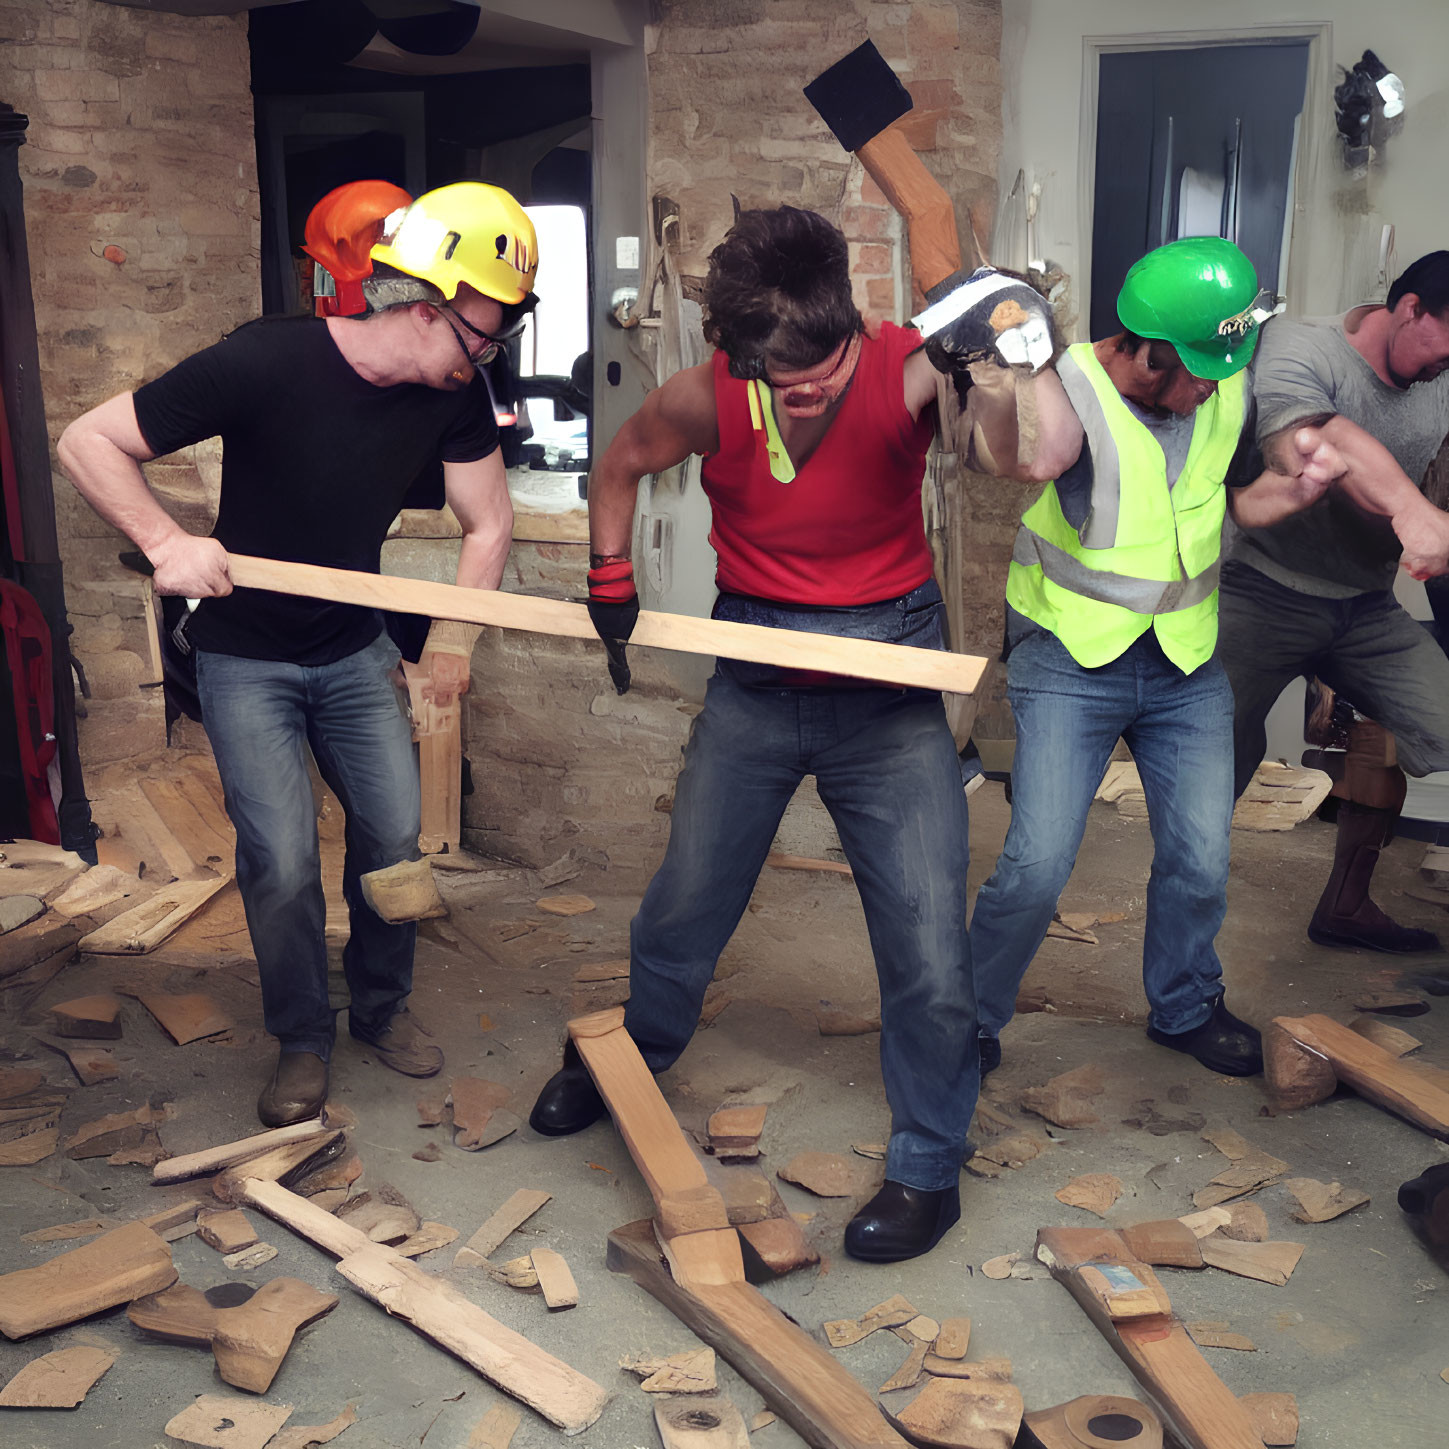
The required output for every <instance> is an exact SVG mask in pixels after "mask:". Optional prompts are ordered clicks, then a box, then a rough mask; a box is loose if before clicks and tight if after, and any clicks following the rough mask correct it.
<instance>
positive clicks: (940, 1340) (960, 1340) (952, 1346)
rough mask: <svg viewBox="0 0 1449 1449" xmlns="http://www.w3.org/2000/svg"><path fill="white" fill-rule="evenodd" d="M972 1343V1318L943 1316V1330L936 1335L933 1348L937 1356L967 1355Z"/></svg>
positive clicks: (958, 1356) (961, 1356) (956, 1356)
mask: <svg viewBox="0 0 1449 1449" xmlns="http://www.w3.org/2000/svg"><path fill="white" fill-rule="evenodd" d="M970 1345H971V1320H970V1319H969V1318H943V1319H942V1320H941V1331H940V1332H939V1333H938V1334H937V1335H936V1343H935V1346H934V1348H933V1350H932V1351H933V1352H934V1353H935V1355H936V1357H937V1358H953V1359H960V1358H965V1357H966V1350H967V1349H968V1348H969V1347H970Z"/></svg>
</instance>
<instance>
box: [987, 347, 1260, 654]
mask: <svg viewBox="0 0 1449 1449" xmlns="http://www.w3.org/2000/svg"><path fill="white" fill-rule="evenodd" d="M1057 373H1058V375H1059V376H1060V377H1061V380H1062V385H1063V387H1065V389H1066V392H1067V396H1068V398H1069V399H1070V400H1071V403H1072V406H1073V407H1074V408H1075V409H1076V413H1077V416H1078V417H1079V418H1080V419H1081V420H1082V427H1083V429H1084V431H1085V434H1086V439H1085V443H1084V446H1085V447H1087V448H1089V449H1090V450H1091V457H1092V494H1091V504H1090V507H1089V509H1088V512H1087V517H1086V520H1085V521H1084V522H1083V524H1082V526H1081V528H1080V529H1077V528H1074V527H1073V526H1072V525H1071V524H1070V523H1068V522H1067V519H1066V516H1065V515H1064V514H1063V512H1062V506H1061V500H1060V498H1059V497H1058V495H1057V486H1056V483H1055V482H1052V483H1048V484H1047V485H1046V488H1045V489H1044V490H1043V492H1042V495H1041V497H1040V498H1038V499H1037V501H1036V502H1035V503H1033V504H1032V506H1031V507H1030V508H1028V509H1027V511H1026V513H1025V514H1024V515H1023V516H1022V520H1021V527H1020V529H1019V530H1018V532H1017V535H1016V545H1015V547H1014V549H1013V550H1012V560H1011V570H1010V572H1009V573H1008V575H1007V581H1006V598H1007V602H1008V603H1009V604H1010V605H1011V606H1012V607H1013V608H1014V609H1017V610H1018V611H1019V612H1021V613H1023V614H1025V615H1026V617H1027V618H1028V619H1031V620H1032V621H1033V622H1035V623H1037V624H1040V625H1041V626H1042V628H1044V629H1049V630H1051V632H1052V633H1053V634H1055V635H1056V636H1057V638H1058V639H1060V640H1061V641H1062V643H1063V644H1064V645H1065V646H1066V649H1067V651H1068V652H1069V653H1070V654H1071V656H1072V658H1073V659H1075V660H1076V661H1077V663H1078V664H1081V665H1084V666H1085V667H1086V668H1088V669H1093V668H1096V667H1097V666H1099V665H1102V664H1109V663H1111V661H1112V660H1114V659H1116V658H1117V657H1118V656H1119V655H1121V654H1122V653H1124V652H1125V651H1126V650H1127V648H1128V647H1129V646H1130V645H1131V644H1132V643H1134V642H1135V641H1136V640H1137V639H1139V638H1141V636H1142V635H1143V634H1145V633H1146V632H1147V631H1148V630H1149V629H1154V630H1156V632H1157V638H1158V642H1159V643H1160V644H1161V645H1162V652H1163V653H1164V654H1166V655H1167V657H1168V658H1169V659H1170V660H1172V662H1173V663H1174V664H1175V665H1177V667H1178V668H1179V669H1181V670H1182V671H1183V672H1184V673H1185V674H1190V673H1191V672H1192V671H1193V670H1194V669H1196V668H1197V667H1198V666H1199V665H1200V664H1203V663H1205V662H1206V661H1207V660H1208V659H1210V658H1211V657H1212V652H1213V649H1214V647H1215V646H1216V644H1217V636H1218V566H1219V561H1220V557H1221V553H1222V529H1223V515H1224V513H1225V512H1226V510H1227V490H1226V488H1225V487H1224V486H1223V479H1224V476H1225V475H1226V473H1227V471H1228V465H1229V463H1231V461H1232V458H1233V454H1234V452H1235V451H1236V450H1237V446H1238V439H1239V438H1240V436H1241V435H1242V431H1243V420H1244V416H1245V409H1246V406H1247V388H1246V385H1245V377H1246V374H1245V373H1242V372H1239V373H1236V374H1234V376H1232V377H1230V378H1226V379H1224V380H1223V381H1222V382H1220V383H1219V384H1218V389H1217V392H1215V393H1214V394H1213V396H1212V397H1210V398H1209V399H1208V400H1207V401H1206V402H1205V403H1204V404H1203V405H1202V406H1201V407H1200V408H1198V410H1197V412H1196V413H1195V414H1194V415H1193V429H1192V443H1191V445H1190V447H1189V448H1188V454H1187V461H1186V462H1185V463H1184V464H1183V467H1182V472H1181V473H1180V474H1179V475H1178V478H1177V481H1176V482H1175V483H1174V484H1173V486H1172V487H1171V488H1170V489H1169V488H1168V486H1167V460H1166V458H1165V456H1164V455H1163V451H1162V447H1161V445H1160V444H1159V443H1158V441H1157V439H1156V438H1154V437H1153V436H1152V432H1151V430H1150V429H1149V428H1147V427H1146V426H1145V425H1144V424H1143V423H1142V422H1141V421H1140V420H1139V419H1138V418H1136V417H1134V416H1133V414H1132V412H1131V410H1130V409H1129V408H1128V407H1127V404H1126V403H1125V402H1123V400H1122V395H1121V394H1120V393H1119V392H1118V391H1117V389H1116V387H1115V386H1114V385H1113V383H1112V379H1111V378H1110V377H1109V376H1108V375H1107V372H1106V369H1105V368H1103V366H1102V364H1101V363H1100V362H1098V361H1097V357H1096V354H1095V353H1094V352H1093V351H1092V347H1091V344H1090V343H1086V342H1081V343H1077V344H1076V345H1075V346H1073V347H1069V348H1068V349H1067V351H1066V353H1065V355H1064V356H1063V357H1062V358H1061V360H1060V362H1059V363H1058V365H1057Z"/></svg>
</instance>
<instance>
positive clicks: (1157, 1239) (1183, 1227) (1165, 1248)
mask: <svg viewBox="0 0 1449 1449" xmlns="http://www.w3.org/2000/svg"><path fill="white" fill-rule="evenodd" d="M1121 1231H1122V1241H1123V1242H1124V1243H1126V1244H1127V1249H1128V1251H1129V1252H1130V1253H1131V1254H1132V1256H1133V1257H1134V1258H1140V1259H1141V1260H1142V1262H1144V1263H1150V1264H1152V1266H1153V1267H1156V1268H1201V1267H1202V1266H1203V1261H1202V1246H1201V1244H1200V1243H1199V1242H1198V1239H1197V1234H1196V1233H1194V1232H1193V1230H1192V1229H1191V1228H1190V1227H1188V1226H1187V1224H1186V1223H1182V1222H1179V1221H1178V1219H1176V1218H1165V1219H1162V1220H1161V1221H1157V1222H1148V1223H1134V1224H1133V1225H1132V1226H1131V1227H1127V1228H1123V1229H1122V1230H1121Z"/></svg>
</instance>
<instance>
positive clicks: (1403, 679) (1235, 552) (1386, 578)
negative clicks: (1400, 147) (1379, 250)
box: [1218, 251, 1449, 952]
mask: <svg viewBox="0 0 1449 1449" xmlns="http://www.w3.org/2000/svg"><path fill="white" fill-rule="evenodd" d="M1253 397H1254V402H1255V404H1256V407H1257V436H1258V443H1259V446H1260V448H1261V450H1262V452H1263V456H1264V458H1265V460H1267V462H1268V464H1269V466H1270V467H1273V466H1275V465H1274V462H1273V460H1274V458H1275V457H1277V456H1278V454H1279V452H1280V451H1281V449H1282V446H1283V441H1284V439H1286V438H1288V437H1290V436H1291V434H1292V430H1293V429H1295V428H1299V427H1303V426H1304V425H1307V424H1311V425H1315V426H1320V427H1321V428H1322V431H1323V435H1324V437H1325V438H1326V439H1327V440H1328V441H1329V442H1331V443H1332V444H1333V445H1334V446H1335V447H1336V448H1337V449H1338V450H1339V452H1340V453H1341V454H1342V456H1343V459H1344V461H1345V462H1346V463H1347V464H1348V472H1347V473H1346V474H1345V475H1344V476H1343V477H1342V478H1340V479H1339V481H1338V482H1337V483H1336V484H1335V485H1334V486H1333V487H1332V488H1331V489H1330V490H1329V492H1328V493H1327V494H1326V495H1325V496H1324V497H1322V498H1320V499H1319V500H1318V501H1317V502H1316V503H1314V504H1313V505H1312V506H1310V507H1308V508H1307V509H1304V510H1303V511H1301V512H1292V511H1291V510H1292V508H1293V507H1295V506H1301V505H1296V504H1295V503H1294V491H1293V481H1292V480H1291V479H1290V478H1286V477H1281V476H1279V475H1278V474H1276V473H1269V474H1265V475H1264V476H1263V477H1262V478H1261V479H1260V480H1259V481H1258V482H1257V483H1255V484H1253V485H1252V486H1251V487H1248V488H1243V489H1241V490H1239V491H1238V493H1237V494H1236V496H1235V498H1234V501H1233V517H1234V520H1235V523H1236V525H1237V526H1236V529H1235V532H1234V537H1233V540H1232V543H1231V548H1230V553H1229V562H1228V563H1227V564H1226V565H1225V566H1224V568H1223V573H1222V587H1221V615H1220V621H1219V636H1218V638H1219V652H1220V656H1221V658H1222V662H1223V665H1224V667H1225V668H1226V669H1227V672H1228V678H1229V680H1230V682H1231V683H1232V687H1233V695H1234V700H1235V710H1234V720H1233V729H1234V752H1235V762H1234V766H1235V775H1236V781H1235V783H1236V788H1237V791H1238V793H1239V794H1241V793H1242V791H1243V790H1244V788H1245V787H1246V786H1247V784H1248V782H1249V781H1250V780H1251V779H1252V777H1253V772H1254V771H1255V770H1256V769H1257V767H1258V765H1259V763H1260V762H1261V761H1262V758H1263V753H1264V750H1265V748H1266V744H1267V739H1266V734H1265V730H1264V722H1265V720H1266V718H1267V715H1268V711H1269V709H1271V708H1272V705H1273V702H1274V701H1275V700H1276V699H1277V698H1278V696H1279V694H1281V693H1282V691H1283V688H1284V686H1285V685H1287V684H1288V683H1289V682H1290V681H1291V680H1292V679H1294V678H1295V677H1296V676H1298V675H1310V676H1314V675H1316V676H1317V677H1319V678H1321V679H1322V680H1323V681H1324V682H1325V683H1326V684H1328V685H1329V686H1331V687H1332V688H1333V689H1334V690H1335V691H1336V692H1338V693H1340V694H1341V695H1342V696H1343V697H1344V698H1345V699H1347V700H1348V701H1350V702H1351V703H1352V704H1353V705H1354V706H1355V707H1356V709H1358V710H1359V711H1361V712H1362V713H1363V714H1364V715H1366V716H1368V717H1369V719H1368V720H1365V721H1363V722H1361V723H1359V724H1357V725H1356V726H1355V730H1354V737H1353V738H1352V739H1351V741H1350V745H1349V749H1348V751H1347V754H1346V758H1345V768H1344V772H1343V778H1342V779H1341V780H1339V781H1337V782H1336V783H1335V786H1334V793H1335V794H1336V795H1338V796H1340V797H1341V799H1342V800H1343V803H1342V804H1341V805H1340V807H1339V814H1338V842H1337V847H1336V850H1335V855H1334V864H1333V872H1332V874H1331V876H1330V877H1329V881H1328V885H1327V887H1326V888H1325V890H1324V892H1323V897H1322V899H1321V900H1320V901H1319V903H1318V907H1317V909H1316V910H1315V911H1314V914H1313V919H1312V921H1311V923H1310V924H1309V927H1308V935H1309V937H1310V939H1312V940H1314V941H1316V942H1318V943H1319V944H1320V945H1334V946H1357V947H1364V948H1367V949H1369V950H1375V951H1394V952H1406V951H1423V950H1433V949H1435V948H1437V947H1438V945H1439V942H1438V939H1437V937H1435V936H1434V935H1433V934H1432V933H1431V932H1429V931H1420V930H1414V929H1411V928H1408V927H1404V926H1400V925H1398V924H1397V923H1395V922H1394V921H1392V920H1390V919H1389V917H1388V916H1386V915H1385V914H1384V913H1383V912H1382V911H1381V910H1380V909H1379V908H1378V907H1377V906H1376V905H1375V904H1374V903H1373V901H1372V900H1370V899H1369V894H1368V888H1369V879H1370V877H1371V876H1372V874H1373V870H1374V866H1375V865H1376V864H1377V862H1378V855H1379V850H1380V849H1381V848H1382V846H1383V845H1385V844H1386V843H1387V842H1388V840H1389V839H1390V838H1391V836H1392V832H1393V827H1394V822H1395V821H1396V820H1397V819H1398V816H1399V811H1400V810H1401V808H1402V807H1403V802H1404V794H1405V789H1406V782H1405V779H1404V771H1405V770H1407V771H1408V772H1409V773H1411V774H1414V775H1425V774H1428V773H1429V772H1430V771H1431V770H1442V769H1445V768H1449V659H1446V657H1445V655H1444V653H1443V651H1442V650H1441V649H1440V648H1439V646H1438V645H1437V644H1435V642H1434V641H1433V639H1432V638H1431V637H1430V635H1429V634H1428V632H1427V631H1426V630H1425V629H1423V628H1422V627H1421V626H1420V625H1419V624H1418V623H1416V622H1415V621H1414V620H1413V619H1412V618H1411V617H1410V616H1409V614H1408V613H1407V612H1406V611H1405V610H1404V609H1403V608H1402V607H1400V605H1399V604H1398V603H1397V602H1396V601H1395V599H1394V595H1393V585H1394V576H1395V573H1396V571H1397V569H1398V568H1399V567H1400V566H1402V567H1404V568H1406V569H1408V570H1409V572H1410V573H1412V574H1413V575H1414V576H1415V577H1416V578H1421V579H1422V578H1430V577H1434V576H1437V575H1441V574H1445V573H1446V572H1449V514H1446V513H1444V512H1443V511H1442V510H1440V509H1438V508H1435V507H1434V506H1433V505H1432V504H1430V503H1429V502H1428V501H1427V500H1426V499H1425V498H1424V496H1423V494H1422V492H1421V491H1420V490H1421V488H1422V486H1423V482H1424V475H1425V473H1426V471H1427V470H1428V467H1429V464H1430V463H1431V462H1432V461H1433V460H1434V457H1435V455H1436V454H1437V453H1438V451H1439V449H1440V446H1441V445H1442V444H1443V442H1444V440H1445V435H1446V434H1449V251H1440V252H1432V253H1430V254H1429V255H1428V256H1425V257H1421V258H1420V259H1419V260H1418V261H1416V262H1414V263H1413V264H1412V265H1411V266H1410V267H1408V268H1407V269H1406V270H1405V271H1404V272H1403V274H1402V275H1401V276H1400V277H1399V278H1398V280H1397V281H1395V283H1394V285H1393V287H1392V288H1391V289H1390V291H1389V295H1388V300H1387V302H1386V303H1385V304H1384V305H1382V306H1380V305H1377V304H1369V305H1366V306H1361V307H1355V308H1354V309H1353V310H1352V311H1350V312H1347V313H1345V314H1344V315H1343V316H1342V317H1333V318H1325V319H1321V320H1314V321H1292V320H1289V319H1286V318H1280V319H1278V320H1277V321H1275V322H1272V323H1270V324H1269V325H1268V326H1267V327H1266V328H1265V329H1264V332H1263V340H1262V344H1261V346H1260V347H1259V349H1258V355H1257V358H1256V359H1255V362H1254V372H1253ZM1256 471H1257V470H1251V473H1250V476H1252V475H1253V474H1255V473H1256ZM1370 721H1374V722H1376V723H1370ZM1386 730H1387V731H1392V734H1393V739H1392V740H1387V739H1386V736H1385V734H1384V732H1385V731H1386ZM1395 745H1396V747H1397V763H1395V756H1394V746H1395ZM1401 767H1402V768H1401Z"/></svg>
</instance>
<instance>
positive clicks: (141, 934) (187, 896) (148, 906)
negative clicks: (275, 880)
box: [79, 875, 231, 1024]
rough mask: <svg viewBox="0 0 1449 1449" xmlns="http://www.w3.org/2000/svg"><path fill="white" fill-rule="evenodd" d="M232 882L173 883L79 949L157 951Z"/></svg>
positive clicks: (84, 938) (101, 953) (83, 940)
mask: <svg viewBox="0 0 1449 1449" xmlns="http://www.w3.org/2000/svg"><path fill="white" fill-rule="evenodd" d="M230 880H231V877H230V876H229V875H222V876H213V877H211V878H210V879H207V880H178V881H173V882H172V883H171V884H170V885H169V886H164V887H163V888H162V889H161V890H159V891H157V892H156V894H155V895H154V896H152V897H151V898H150V899H149V900H145V901H142V902H141V904H140V905H138V906H132V907H131V909H130V910H128V911H122V912H121V914H120V915H119V916H116V917H114V918H113V919H111V920H109V921H107V922H106V924H105V925H104V926H102V927H100V928H99V929H98V930H95V931H92V932H91V933H90V935H88V936H82V937H81V939H80V943H79V949H80V950H82V951H85V952H87V953H89V954H90V955H92V956H143V955H145V954H146V953H147V952H149V951H154V950H155V949H156V948H157V946H159V945H160V944H161V943H162V942H163V941H164V940H165V939H166V938H167V937H168V936H169V935H171V933H172V932H173V931H176V930H179V929H180V928H181V927H182V926H183V925H185V923H186V922H187V921H189V920H190V919H191V918H192V916H194V915H195V914H196V913H197V912H198V911H199V910H201V908H202V907H203V906H204V905H205V904H206V903H207V902H208V901H209V900H210V899H211V898H212V897H213V896H214V895H216V893H217V892H218V891H220V890H222V889H223V888H224V887H225V886H226V885H227V884H228V883H229V882H230ZM228 1024H229V1023H228Z"/></svg>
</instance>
